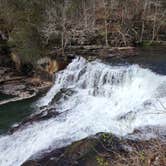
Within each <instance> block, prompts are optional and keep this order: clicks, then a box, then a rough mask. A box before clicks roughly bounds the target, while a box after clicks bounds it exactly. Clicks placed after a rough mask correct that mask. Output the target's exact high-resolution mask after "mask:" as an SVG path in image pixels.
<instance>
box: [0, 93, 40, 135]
mask: <svg viewBox="0 0 166 166" xmlns="http://www.w3.org/2000/svg"><path fill="white" fill-rule="evenodd" d="M3 97H4V96H3V95H2V97H1V94H0V98H3ZM37 99H38V97H35V98H33V99H28V100H23V101H18V102H12V103H9V104H5V105H2V106H0V134H4V133H6V132H7V131H8V130H9V128H10V127H11V126H12V125H13V124H15V123H19V122H21V121H22V120H23V119H24V118H25V117H27V116H29V115H30V114H32V112H34V111H35V110H36V109H37V108H36V105H35V101H37Z"/></svg>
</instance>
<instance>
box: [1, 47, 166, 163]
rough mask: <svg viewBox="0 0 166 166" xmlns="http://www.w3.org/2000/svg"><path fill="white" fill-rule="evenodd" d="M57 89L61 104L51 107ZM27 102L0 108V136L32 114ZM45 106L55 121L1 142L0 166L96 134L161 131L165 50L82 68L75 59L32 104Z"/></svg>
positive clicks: (165, 88) (165, 121)
mask: <svg viewBox="0 0 166 166" xmlns="http://www.w3.org/2000/svg"><path fill="white" fill-rule="evenodd" d="M62 89H63V92H64V93H61V97H60V99H59V100H58V101H55V102H52V101H53V99H54V98H55V97H56V95H57V94H59V92H61V91H62ZM31 102H32V101H27V102H23V103H12V104H11V105H6V106H3V107H1V108H0V115H2V117H0V118H1V119H0V120H2V123H0V124H1V125H2V127H1V131H2V132H3V134H5V131H6V129H7V128H9V126H10V125H12V124H15V123H16V122H19V121H21V120H22V119H23V118H25V117H27V116H28V115H30V114H31V113H32V112H34V111H36V109H37V108H35V106H34V103H33V104H31ZM35 103H36V102H35ZM50 103H51V104H52V106H53V107H54V109H55V111H57V112H59V113H60V115H59V116H57V117H53V118H50V119H47V120H44V121H40V122H34V123H32V124H29V125H27V126H24V127H23V128H21V129H19V130H18V131H16V132H14V133H13V134H11V135H9V134H5V135H2V136H1V137H0V152H1V153H0V165H1V166H19V165H21V164H22V163H23V162H24V161H26V160H27V159H29V158H30V157H33V156H35V155H36V154H38V153H41V152H43V151H50V150H52V149H54V148H60V147H63V146H66V145H68V144H70V143H71V142H73V141H76V140H80V139H82V138H85V137H87V136H90V135H94V134H96V133H98V132H112V133H114V134H116V135H118V136H126V135H127V134H130V133H132V132H133V131H134V129H136V128H139V127H144V126H161V127H163V128H165V126H166V110H165V105H166V51H165V48H151V49H141V50H139V56H137V57H132V58H128V59H124V60H120V61H116V60H115V61H111V60H107V62H105V61H101V60H96V61H93V62H87V61H86V60H85V59H83V58H81V57H78V58H76V59H74V60H73V62H72V63H71V64H69V66H68V67H67V68H66V69H65V70H64V71H61V72H59V73H58V74H56V80H55V83H54V86H53V87H52V88H51V89H50V90H49V92H48V93H47V94H46V95H45V96H44V97H42V98H40V99H39V100H38V101H37V103H36V104H37V106H38V107H43V106H47V105H49V104H50ZM12 111H13V113H11V112H12Z"/></svg>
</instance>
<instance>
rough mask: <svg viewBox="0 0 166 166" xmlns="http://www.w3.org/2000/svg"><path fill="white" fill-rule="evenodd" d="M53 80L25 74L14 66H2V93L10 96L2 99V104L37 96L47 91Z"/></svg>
mask: <svg viewBox="0 0 166 166" xmlns="http://www.w3.org/2000/svg"><path fill="white" fill-rule="evenodd" d="M51 86H52V82H51V81H45V80H41V79H40V78H37V77H34V76H24V75H21V74H20V73H18V72H17V71H16V70H14V69H12V68H6V67H0V93H2V94H6V95H8V96H10V98H9V97H8V98H7V99H2V100H0V105H4V104H7V103H10V102H15V101H20V100H25V99H29V98H32V97H35V96H36V95H37V94H38V93H40V92H44V91H47V90H48V89H49V88H50V87H51Z"/></svg>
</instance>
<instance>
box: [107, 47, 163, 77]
mask: <svg viewBox="0 0 166 166" xmlns="http://www.w3.org/2000/svg"><path fill="white" fill-rule="evenodd" d="M136 51H137V53H138V55H137V56H133V57H128V58H121V59H119V58H117V59H114V60H112V59H110V60H109V62H111V63H112V64H114V65H117V64H121V65H123V64H126V65H128V64H138V65H140V66H141V67H143V68H149V69H151V70H152V71H154V72H155V73H158V74H162V75H166V46H160V47H147V48H137V49H136Z"/></svg>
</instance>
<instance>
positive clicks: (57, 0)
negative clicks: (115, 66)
mask: <svg viewBox="0 0 166 166" xmlns="http://www.w3.org/2000/svg"><path fill="white" fill-rule="evenodd" d="M0 9H1V10H0V34H1V38H2V39H3V40H1V50H2V47H5V46H4V45H5V44H4V43H6V44H7V47H9V48H11V50H12V51H13V52H15V53H16V54H17V55H18V56H19V57H20V59H21V60H22V61H33V60H34V61H35V60H36V59H38V58H39V57H41V56H46V55H48V54H49V52H50V51H52V50H54V49H55V48H60V54H64V51H65V49H66V48H70V47H71V46H85V45H100V46H105V47H126V46H133V45H134V46H135V45H151V44H152V43H155V42H160V41H165V40H166V39H165V33H166V31H165V29H166V2H165V0H90V1H88V0H41V1H38V0H0Z"/></svg>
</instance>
